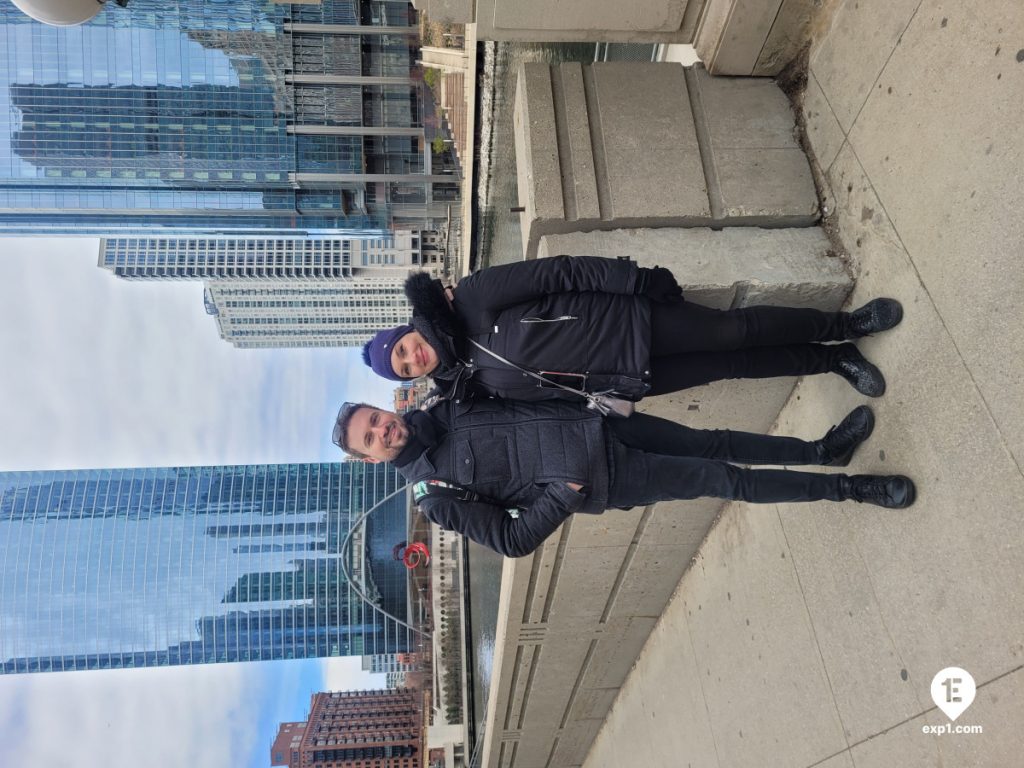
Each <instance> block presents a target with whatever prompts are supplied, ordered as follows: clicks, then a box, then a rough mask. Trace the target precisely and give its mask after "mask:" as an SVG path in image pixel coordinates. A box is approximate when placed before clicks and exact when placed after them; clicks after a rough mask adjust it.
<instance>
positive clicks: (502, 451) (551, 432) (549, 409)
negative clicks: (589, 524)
mask: <svg viewBox="0 0 1024 768" xmlns="http://www.w3.org/2000/svg"><path fill="white" fill-rule="evenodd" d="M403 418H405V419H406V421H408V422H409V424H410V425H411V426H412V429H413V431H414V433H416V432H423V431H425V430H422V429H420V428H419V423H421V420H423V419H428V420H430V419H433V420H434V421H435V422H436V424H437V425H438V426H439V427H440V431H441V433H442V436H441V437H440V439H439V440H438V442H437V443H436V445H430V446H426V447H425V449H424V450H423V451H422V452H421V453H419V454H418V455H416V456H413V457H411V458H407V459H406V462H405V463H404V464H399V463H397V462H396V467H397V469H398V471H399V472H400V473H401V474H402V475H403V476H404V477H405V478H406V479H407V480H408V481H409V482H410V483H416V482H419V481H421V480H442V481H444V482H447V483H453V484H455V485H458V486H460V487H462V488H465V489H468V490H470V491H473V492H474V493H476V494H478V495H479V496H480V497H482V498H481V499H480V500H477V501H462V500H459V499H455V498H451V497H444V496H434V495H429V496H426V497H425V498H423V499H422V500H420V501H419V507H420V510H421V511H422V512H423V514H424V515H425V516H426V517H427V518H428V519H429V520H431V521H432V522H434V523H437V524H438V525H440V526H441V527H442V528H445V529H446V530H450V531H457V532H458V533H461V534H462V535H463V536H468V537H469V538H470V539H472V540H473V541H476V542H477V543H479V544H482V545H483V546H485V547H490V548H491V549H493V550H495V551H497V552H500V553H501V554H503V555H507V556H509V557H521V556H523V555H528V554H530V553H531V552H532V551H533V550H535V549H536V548H537V547H539V546H540V545H541V543H542V542H543V541H544V539H546V538H547V537H548V536H549V535H550V534H551V533H552V532H553V531H554V530H555V529H556V528H558V526H559V525H561V524H562V522H563V521H564V520H565V518H567V517H568V516H569V515H571V514H572V513H574V512H588V513H593V514H597V513H600V512H602V511H604V508H605V506H606V505H607V500H608V486H609V472H608V466H609V463H608V462H609V458H608V442H607V439H606V437H605V432H604V424H603V420H602V418H601V417H600V416H598V415H597V414H596V413H595V412H594V411H591V410H588V409H587V408H586V406H584V405H581V404H578V403H568V402H563V401H558V400H551V401H545V402H538V403H524V402H512V401H503V400H498V399H492V398H478V399H476V400H464V399H463V400H461V401H459V402H456V401H454V400H441V401H440V402H439V403H437V404H436V405H434V406H433V407H432V408H429V409H428V410H427V411H413V412H412V413H409V414H406V415H405V416H404V417H403ZM567 482H574V483H579V484H580V485H582V486H584V490H583V492H581V493H580V492H576V491H574V490H572V489H571V488H570V487H569V486H568V485H567V484H566V483H567ZM514 508H518V510H519V513H518V517H516V516H513V515H512V514H510V513H509V511H508V510H509V509H514Z"/></svg>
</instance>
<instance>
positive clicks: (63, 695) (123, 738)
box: [0, 664, 273, 768]
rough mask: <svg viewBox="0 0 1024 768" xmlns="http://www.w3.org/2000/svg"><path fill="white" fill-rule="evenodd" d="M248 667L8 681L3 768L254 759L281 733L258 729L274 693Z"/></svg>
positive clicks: (201, 767)
mask: <svg viewBox="0 0 1024 768" xmlns="http://www.w3.org/2000/svg"><path fill="white" fill-rule="evenodd" d="M245 666H247V665H243V664H214V665H208V666H205V667H203V668H202V669H201V670H199V669H181V668H165V669H134V670H113V671H108V672H60V673H53V674H43V675H20V676H12V677H7V678H3V679H0V722H2V723H3V725H2V726H0V728H2V730H0V733H2V734H3V738H2V739H0V765H32V766H43V767H45V768H64V767H65V766H67V767H68V768H71V767H72V766H75V767H76V768H77V767H78V766H82V765H94V766H114V767H118V768H120V767H121V766H124V767H125V768H127V767H128V766H145V767H146V768H172V767H173V768H180V767H181V766H189V767H190V768H205V767H206V766H209V768H222V767H223V766H225V765H232V766H237V765H245V764H246V763H248V762H250V761H249V759H248V757H249V753H250V751H251V750H255V749H260V750H263V749H265V750H266V752H267V755H269V741H270V739H272V738H273V734H272V733H270V734H256V733H254V732H253V730H254V725H255V724H256V723H258V722H259V712H260V709H261V707H262V706H263V702H265V701H266V700H267V698H268V696H269V695H270V694H271V693H272V692H271V691H268V690H265V688H264V684H263V681H262V680H261V679H260V678H259V677H257V676H253V675H250V674H246V670H245V669H244V668H245ZM266 762H268V763H269V758H268V759H267V761H266Z"/></svg>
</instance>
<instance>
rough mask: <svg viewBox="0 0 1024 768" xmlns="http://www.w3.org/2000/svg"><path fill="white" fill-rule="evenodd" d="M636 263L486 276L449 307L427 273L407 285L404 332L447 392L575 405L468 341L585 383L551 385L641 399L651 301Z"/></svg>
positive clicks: (515, 268) (584, 259)
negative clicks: (408, 325) (430, 350)
mask: <svg viewBox="0 0 1024 768" xmlns="http://www.w3.org/2000/svg"><path fill="white" fill-rule="evenodd" d="M641 282H642V276H641V270H640V269H638V267H637V265H636V264H635V263H634V262H631V261H627V260H624V259H605V258H598V257H590V256H575V257H570V256H556V257H552V258H546V259H537V260H534V261H525V262H520V263H517V264H507V265H503V266H498V267H490V268H488V269H484V270H481V271H480V272H477V273H475V274H473V275H470V276H468V277H466V278H463V279H462V280H461V281H459V284H458V286H456V288H455V289H454V291H455V299H454V302H453V306H452V307H449V306H448V303H447V301H446V300H445V298H444V293H443V288H442V286H441V283H440V282H439V281H437V280H432V279H431V278H430V276H429V275H427V274H426V273H420V274H415V275H413V276H411V277H410V278H409V279H408V280H407V281H406V295H407V296H408V297H409V301H410V302H411V303H412V307H413V319H412V325H413V326H414V327H415V328H416V329H417V330H418V331H420V333H422V334H423V335H424V337H425V338H426V339H427V342H428V343H429V344H430V345H431V346H432V347H434V349H435V350H436V351H437V352H438V357H439V359H440V361H441V362H440V365H439V366H438V368H437V369H436V370H435V371H434V373H432V374H431V375H432V376H433V378H434V379H435V381H437V382H438V384H439V385H440V386H441V387H442V389H444V390H446V391H448V392H451V391H452V389H453V387H455V385H458V386H457V389H458V391H460V392H464V393H465V394H466V395H472V394H474V393H478V394H479V393H485V394H488V395H497V396H499V397H503V398H508V399H515V400H546V399H551V398H561V399H565V398H570V399H578V398H576V396H575V395H572V394H571V393H567V392H565V391H564V390H560V389H557V388H552V387H547V386H543V385H542V384H541V383H540V382H538V381H537V380H536V379H534V378H532V377H530V376H526V375H524V374H523V373H521V372H520V371H517V370H515V369H513V368H510V367H509V366H507V365H505V364H504V363H501V362H499V361H498V360H496V359H494V358H493V357H491V356H490V355H488V354H487V353H485V352H483V351H481V350H479V349H477V348H475V347H473V346H472V345H470V344H469V343H468V342H467V341H466V340H467V339H473V340H475V341H477V342H478V343H480V344H482V345H483V346H485V347H487V348H488V349H490V350H493V351H494V352H497V353H498V354H499V355H501V356H502V357H504V358H505V359H507V360H510V361H512V362H513V363H516V364H517V365H519V366H521V367H524V368H528V369H531V370H534V371H545V372H560V373H569V374H585V375H586V379H585V380H581V379H579V378H576V377H571V376H567V377H552V378H558V379H559V380H560V381H562V382H563V383H566V384H569V385H570V386H573V387H574V388H576V389H586V390H587V391H588V392H606V391H614V392H616V393H618V394H619V395H620V396H622V397H626V398H628V399H631V400H639V399H640V398H641V397H643V395H644V393H645V392H646V391H647V389H648V388H649V387H648V383H647V382H648V380H649V378H650V338H651V313H650V304H649V300H648V299H647V298H646V297H644V296H638V295H636V293H637V291H638V288H640V284H641Z"/></svg>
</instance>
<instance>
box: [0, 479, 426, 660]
mask: <svg viewBox="0 0 1024 768" xmlns="http://www.w3.org/2000/svg"><path fill="white" fill-rule="evenodd" d="M401 483H402V481H400V479H399V478H398V475H397V473H396V472H395V471H394V470H393V469H391V468H388V467H387V466H386V465H371V464H363V463H360V462H346V463H343V464H277V465H248V466H207V467H169V468H140V469H95V470H63V471H40V472H0V549H2V550H3V555H2V558H0V612H2V617H3V618H2V626H3V631H2V632H0V673H2V674H12V673H21V672H46V671H61V670H84V669H110V668H126V667H151V666H165V665H173V664H209V663H215V662H229V661H255V660H264V659H290V658H313V657H326V656H348V655H362V654H380V653H395V652H405V651H408V650H410V649H411V648H412V646H413V638H412V636H411V635H410V633H409V631H407V630H406V629H405V628H404V627H402V626H400V625H399V624H398V623H397V622H396V621H395V620H394V619H391V618H387V617H385V616H384V615H382V614H381V613H380V612H378V611H376V610H374V609H373V608H371V607H370V606H368V605H366V604H365V603H364V602H363V601H362V600H360V599H359V597H358V596H357V594H356V592H355V591H354V589H353V586H352V585H351V584H350V583H349V582H348V581H347V580H346V578H345V576H344V573H343V570H342V558H343V557H345V558H346V563H347V567H348V570H349V573H350V574H351V575H352V578H353V580H354V581H355V582H356V584H359V585H365V586H361V588H362V589H363V591H364V592H365V593H367V594H369V595H370V596H371V598H372V599H374V600H375V601H376V603H377V605H378V606H379V607H380V608H381V609H382V610H384V611H387V613H389V614H391V615H392V616H397V617H400V618H401V619H403V620H404V619H405V616H406V612H407V610H408V609H407V599H406V598H407V591H408V589H407V578H408V576H407V573H408V572H407V571H406V569H405V568H404V567H403V565H402V563H400V562H396V561H395V560H394V559H393V557H392V549H393V547H394V546H395V544H397V543H399V542H401V541H403V540H405V538H406V530H407V510H408V502H407V500H406V498H405V494H404V493H400V494H398V495H397V496H396V497H395V498H394V499H392V500H391V501H389V502H387V503H385V504H384V505H383V506H382V507H380V508H379V509H378V510H377V511H376V512H375V513H373V514H372V515H371V516H370V517H369V520H368V525H367V526H366V527H365V528H363V527H360V528H359V529H357V532H356V533H355V534H353V537H352V538H353V543H352V546H351V547H350V548H349V549H348V550H347V553H346V554H344V555H343V554H342V553H341V551H340V547H341V544H342V542H343V540H344V539H345V537H346V535H347V534H348V533H349V531H350V526H351V522H352V521H353V520H354V519H355V518H356V517H357V516H359V515H360V514H361V513H362V512H363V511H364V510H366V509H368V508H369V507H370V506H371V505H373V504H375V503H376V502H377V501H378V500H380V499H383V498H384V497H385V496H386V495H387V494H389V493H390V492H392V491H393V490H395V489H396V488H398V487H400V486H401Z"/></svg>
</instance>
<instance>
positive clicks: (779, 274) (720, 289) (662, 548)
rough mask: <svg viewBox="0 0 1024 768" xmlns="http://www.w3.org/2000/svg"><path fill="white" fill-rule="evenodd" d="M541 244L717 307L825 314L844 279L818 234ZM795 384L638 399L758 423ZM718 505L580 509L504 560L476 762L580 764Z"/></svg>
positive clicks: (659, 236)
mask: <svg viewBox="0 0 1024 768" xmlns="http://www.w3.org/2000/svg"><path fill="white" fill-rule="evenodd" d="M540 249H541V251H542V252H545V253H552V254H554V253H572V254H581V253H590V254H596V255H630V256H633V257H634V258H636V259H637V260H638V261H639V263H640V264H641V265H644V266H653V265H654V264H661V265H662V266H668V267H671V268H672V269H673V271H674V272H675V274H676V276H677V277H678V278H679V281H680V282H681V283H682V284H683V285H684V289H685V290H686V291H687V295H688V296H690V297H693V296H699V297H700V298H701V300H702V301H703V302H704V303H707V304H711V305H714V306H719V307H726V306H741V305H746V304H752V303H780V304H782V303H784V304H797V305H803V306H818V307H822V308H832V309H835V308H838V307H839V306H840V305H841V304H842V302H843V301H844V299H845V298H846V295H847V293H848V292H849V290H850V288H851V286H852V281H851V279H850V278H849V276H848V275H847V274H846V271H845V269H844V266H843V264H842V263H841V262H840V260H839V259H836V258H832V257H830V256H829V242H828V239H827V238H826V237H825V236H824V234H823V233H822V232H821V231H820V230H818V229H817V228H807V229H789V230H759V229H753V228H731V229H726V230H723V231H712V230H710V229H657V230H619V231H614V232H604V233H587V234H580V233H578V234H572V235H555V236H548V237H545V238H543V240H542V242H541V243H540ZM793 383H794V380H793V379H771V380H765V381H760V382H750V381H731V382H719V383H716V384H714V385H710V386H705V387H697V388H694V389H691V390H687V391H685V392H681V393H677V394H675V395H666V396H664V397H659V398H649V399H647V400H645V401H643V403H642V404H641V405H642V410H644V411H646V412H648V413H654V414H657V415H661V416H665V417H668V418H673V419H676V420H679V421H682V422H684V423H686V424H688V425H691V426H695V427H727V428H733V429H747V430H752V431H766V430H767V429H768V428H769V427H770V426H771V425H772V423H773V422H774V420H775V418H776V416H777V414H778V413H779V410H780V409H781V407H782V405H783V404H784V403H785V402H786V400H787V399H788V397H789V394H790V391H791V389H792V386H793ZM721 507H722V503H721V502H720V501H718V500H714V499H699V500H696V501H692V502H673V503H664V504H658V505H655V506H652V507H647V508H644V509H632V510H629V511H620V510H610V511H608V512H605V513H604V514H603V515H577V516H574V517H573V518H571V519H570V520H569V521H568V522H566V524H565V525H563V526H562V528H561V529H560V530H559V531H558V532H557V533H556V534H555V535H554V536H552V537H551V538H550V539H549V540H548V541H547V542H546V543H545V544H544V546H543V547H542V548H541V549H539V550H538V551H537V552H535V553H534V554H533V555H531V556H530V557H525V558H519V559H516V560H510V559H506V560H505V562H504V571H503V575H502V585H501V594H500V599H499V606H498V616H499V622H498V627H497V632H496V635H495V653H494V671H493V676H492V683H491V695H490V697H489V699H488V702H487V718H486V725H485V735H484V746H483V763H482V765H483V768H495V767H497V766H500V768H560V767H565V768H569V767H570V766H579V765H582V763H583V761H584V759H585V757H586V755H587V752H588V750H589V749H590V745H591V744H592V743H593V741H594V739H595V738H596V735H597V732H598V730H599V729H600V727H601V725H602V723H603V722H604V719H605V717H606V715H607V713H608V711H609V710H610V708H611V706H612V704H613V702H614V701H615V697H616V696H617V695H618V691H619V689H620V687H621V686H622V684H623V682H624V681H625V679H626V677H627V675H628V673H629V672H630V670H631V668H632V667H633V665H634V663H635V662H636V659H637V657H638V656H639V654H640V651H641V649H642V648H643V647H644V644H645V643H646V642H647V638H648V636H649V635H650V633H651V630H652V629H653V628H654V625H655V623H656V622H657V620H658V617H659V616H660V615H661V613H662V611H663V610H664V608H665V606H666V604H667V603H668V601H669V599H670V598H671V596H672V594H673V592H674V590H675V588H676V585H677V584H678V583H679V579H680V578H681V577H682V575H683V574H684V573H685V571H686V570H687V569H688V568H689V565H690V562H691V559H692V558H693V557H694V556H695V555H696V554H697V552H698V550H699V548H700V546H701V543H702V542H703V540H704V537H705V536H706V534H707V532H708V530H709V529H710V527H711V525H712V523H713V522H714V521H715V519H716V517H717V516H718V514H719V511H720V509H721Z"/></svg>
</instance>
